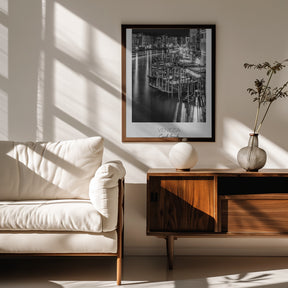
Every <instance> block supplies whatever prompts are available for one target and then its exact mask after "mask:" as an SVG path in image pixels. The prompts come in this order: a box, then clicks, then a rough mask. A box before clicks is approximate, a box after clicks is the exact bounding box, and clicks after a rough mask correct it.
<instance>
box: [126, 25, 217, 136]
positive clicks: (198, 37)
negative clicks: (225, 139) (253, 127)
mask: <svg viewBox="0 0 288 288" xmlns="http://www.w3.org/2000/svg"><path fill="white" fill-rule="evenodd" d="M123 40H124V41H123ZM123 42H124V43H123ZM122 44H123V45H122V48H123V47H124V48H123V49H124V51H122V52H123V54H122V56H123V57H122V60H123V62H122V65H124V67H122V73H125V75H123V76H124V77H123V79H124V81H125V83H123V84H124V85H123V87H124V88H126V89H123V90H125V91H122V92H123V93H122V96H123V106H124V107H123V114H124V115H123V124H124V125H123V126H124V127H123V132H124V133H123V141H125V140H126V141H182V139H183V138H187V139H188V140H190V141H193V140H194V141H214V101H215V99H214V98H215V95H214V93H215V91H214V90H215V89H214V69H215V67H214V66H215V65H214V61H215V59H214V57H215V55H214V54H215V26H213V25H187V26H183V25H181V26H169V25H162V26H150V25H149V26H143V25H140V26H139V25H136V26H133V25H123V26H122Z"/></svg>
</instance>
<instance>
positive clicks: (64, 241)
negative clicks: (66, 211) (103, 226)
mask: <svg viewBox="0 0 288 288" xmlns="http://www.w3.org/2000/svg"><path fill="white" fill-rule="evenodd" d="M116 252H117V232H116V231H115V230H114V231H111V232H106V233H78V232H68V233H66V232H31V233H27V232H26V233H25V232H21V231H19V232H16V231H14V232H13V231H12V232H5V233H4V232H3V233H0V253H61V254H62V253H84V254H85V253H116ZM1 287H2V286H1Z"/></svg>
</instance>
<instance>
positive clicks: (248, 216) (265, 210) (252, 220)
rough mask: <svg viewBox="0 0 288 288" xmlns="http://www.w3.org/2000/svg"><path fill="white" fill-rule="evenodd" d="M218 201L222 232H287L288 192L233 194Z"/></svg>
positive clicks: (221, 197)
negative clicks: (287, 193)
mask: <svg viewBox="0 0 288 288" xmlns="http://www.w3.org/2000/svg"><path fill="white" fill-rule="evenodd" d="M219 200H220V202H219V203H220V207H219V208H220V211H221V213H220V221H219V225H220V226H221V230H220V231H221V232H227V233H288V197H287V196H286V195H283V194H282V195H279V194H270V195H269V194H265V195H261V194H260V195H259V194H258V195H249V196H248V195H231V196H220V197H219Z"/></svg>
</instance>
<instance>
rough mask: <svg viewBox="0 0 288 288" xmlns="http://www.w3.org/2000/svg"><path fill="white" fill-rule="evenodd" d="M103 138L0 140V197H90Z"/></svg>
mask: <svg viewBox="0 0 288 288" xmlns="http://www.w3.org/2000/svg"><path fill="white" fill-rule="evenodd" d="M102 155H103V139H102V138H101V137H91V138H85V139H77V140H68V141H59V142H54V143H53V142H47V143H40V142H25V143H21V142H12V141H0V200H33V199H67V198H79V199H89V182H90V180H91V178H92V177H93V176H94V174H95V172H96V170H97V169H98V168H99V166H100V165H101V163H102Z"/></svg>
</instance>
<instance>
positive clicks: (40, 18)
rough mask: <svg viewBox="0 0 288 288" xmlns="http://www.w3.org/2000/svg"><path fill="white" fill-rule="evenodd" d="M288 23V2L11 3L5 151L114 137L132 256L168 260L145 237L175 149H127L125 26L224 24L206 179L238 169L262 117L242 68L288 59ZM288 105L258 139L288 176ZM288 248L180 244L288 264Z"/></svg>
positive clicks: (0, 100)
mask: <svg viewBox="0 0 288 288" xmlns="http://www.w3.org/2000/svg"><path fill="white" fill-rule="evenodd" d="M287 11H288V1H287V0H273V1H272V0H241V1H236V0H177V1H175V0H145V1H143V0H105V1H104V0H81V1H80V0H78V1H76V0H69V1H68V0H66V1H62V0H59V1H57V0H42V1H40V0H25V1H23V0H9V1H8V0H0V40H1V41H0V140H6V139H11V140H35V139H36V140H61V139H71V138H78V137H87V136H93V135H101V136H103V137H104V138H105V146H106V150H105V160H110V159H115V158H117V159H121V160H123V162H124V164H125V166H126V168H127V178H126V183H127V190H126V209H125V221H126V223H125V247H126V253H130V254H131V253H136V254H139V253H142V254H146V253H157V254H159V253H164V251H165V247H164V241H162V240H160V239H157V238H154V237H146V235H145V229H146V222H145V221H146V220H145V217H146V185H145V181H146V171H147V169H148V168H150V167H170V163H169V160H168V157H167V155H168V152H169V150H170V148H171V146H172V145H173V144H171V143H161V144H159V143H151V144H147V143H130V144H123V143H122V142H121V24H216V47H217V50H216V142H215V143H195V145H194V146H195V148H196V149H197V150H198V153H199V162H198V164H197V167H198V168H205V167H206V168H212V167H219V168H222V167H223V168H226V167H228V168H229V167H235V166H237V163H236V160H235V157H236V154H237V151H238V150H239V149H240V148H241V147H242V146H244V145H246V143H247V140H248V133H249V132H250V129H251V127H252V123H253V120H254V113H255V109H256V108H255V105H253V104H252V101H251V99H250V98H249V96H248V95H247V93H246V88H247V87H249V86H251V85H253V81H254V79H255V77H256V76H255V74H254V73H253V72H247V71H245V70H244V69H243V63H245V62H252V63H254V62H255V63H258V62H262V61H266V60H268V61H274V60H279V61H281V60H283V59H286V58H288V32H287V27H288V19H287ZM287 78H288V72H285V73H283V74H282V76H281V77H279V81H280V80H281V81H284V80H285V79H287ZM287 101H288V100H286V101H285V100H280V101H279V103H275V105H274V107H273V108H272V111H271V115H270V117H269V119H267V122H266V123H265V125H264V127H263V130H262V133H261V134H262V135H261V137H260V139H259V140H260V145H261V146H262V147H263V148H264V149H266V151H267V152H268V162H267V167H280V168H281V167H287V163H288V152H287V151H288V141H287V140H288V139H287V120H288V113H287V107H288V103H287ZM285 102H286V103H285ZM287 241H288V240H286V239H281V240H280V239H278V240H275V239H274V240H270V239H263V240H255V239H252V240H251V239H222V240H215V239H205V240H203V239H185V240H184V239H179V240H178V241H177V242H176V253H179V254H181V253H182V254H183V253H184V254H185V253H195V254H207V253H210V254H260V255H261V254H283V253H285V254H286V255H288V252H287V249H285V246H287ZM275 246H276V247H277V249H276V248H275ZM272 248H273V249H272Z"/></svg>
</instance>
